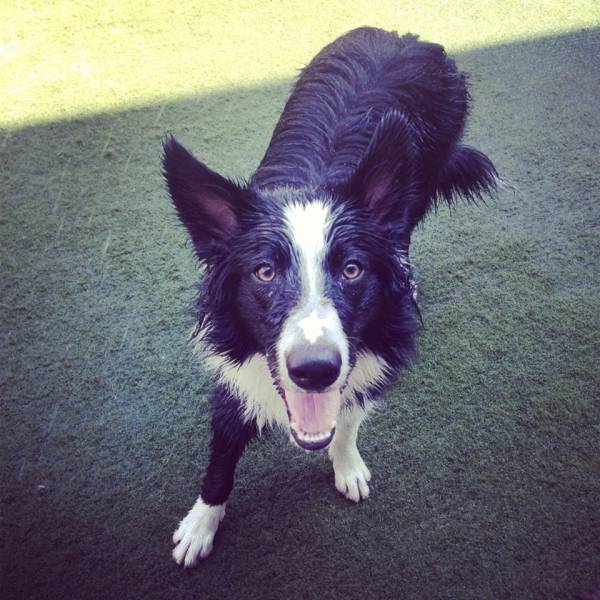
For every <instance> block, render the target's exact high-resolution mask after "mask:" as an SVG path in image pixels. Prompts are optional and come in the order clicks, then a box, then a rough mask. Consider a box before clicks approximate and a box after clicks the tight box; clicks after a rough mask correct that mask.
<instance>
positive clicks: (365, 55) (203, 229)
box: [164, 28, 498, 566]
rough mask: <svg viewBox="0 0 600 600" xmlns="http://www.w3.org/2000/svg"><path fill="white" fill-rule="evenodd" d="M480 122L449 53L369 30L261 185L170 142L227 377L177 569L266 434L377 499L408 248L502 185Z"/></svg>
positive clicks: (328, 68)
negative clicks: (375, 452) (239, 179)
mask: <svg viewBox="0 0 600 600" xmlns="http://www.w3.org/2000/svg"><path fill="white" fill-rule="evenodd" d="M467 112H468V93H467V87H466V82H465V76H464V75H463V74H462V73H461V72H460V71H459V70H458V69H457V67H456V65H455V64H454V62H453V61H452V60H451V59H450V58H448V57H447V56H446V54H445V52H444V49H443V48H442V47H441V46H439V45H436V44H430V43H425V42H421V41H419V40H418V39H417V37H415V36H412V35H405V36H403V37H399V36H398V35H396V34H395V33H391V32H386V31H383V30H380V29H373V28H361V29H357V30H354V31H351V32H350V33H348V34H346V35H344V36H342V37H340V38H339V39H337V40H336V41H334V42H333V43H332V44H330V45H329V46H327V47H326V48H324V49H323V50H322V51H321V52H320V53H319V54H318V55H317V56H316V57H315V58H314V60H313V61H312V62H311V63H310V64H309V65H308V66H307V67H306V68H305V69H304V70H303V71H302V73H301V75H300V77H299V79H298V81H297V82H296V84H295V86H294V88H293V91H292V93H291V95H290V97H289V99H288V101H287V103H286V105H285V108H284V111H283V114H282V115H281V118H280V120H279V123H278V124H277V126H276V128H275V132H274V133H273V137H272V139H271V143H270V144H269V147H268V148H267V152H266V154H265V156H264V158H263V159H262V161H261V163H260V165H259V166H258V169H257V170H256V172H255V173H254V175H252V177H251V178H250V180H249V181H248V183H247V184H245V185H238V184H236V183H233V182H232V181H230V180H228V179H226V178H224V177H222V176H221V175H218V174H217V173H215V172H213V171H211V170H210V169H209V168H208V167H206V166H205V165H204V164H203V163H201V162H200V161H198V160H197V159H196V158H194V156H192V154H190V153H189V152H188V151H187V150H186V149H185V148H183V147H182V146H181V145H180V144H179V143H178V142H177V141H176V140H175V139H174V138H173V137H168V138H167V139H166V141H165V143H164V174H165V178H166V181H167V185H168V189H169V192H170V195H171V198H172V199H173V202H174V204H175V208H176V209H177V213H178V215H179V218H180V219H181V222H182V223H183V224H184V225H185V226H186V228H187V230H188V232H189V235H190V237H191V240H192V242H193V245H194V249H195V251H196V254H197V256H198V258H199V259H200V261H201V262H202V263H203V264H204V265H205V267H206V269H205V272H204V276H203V279H202V282H201V287H200V295H199V300H198V303H197V317H198V322H197V326H196V328H195V330H194V332H193V334H192V342H193V345H194V346H195V348H196V349H197V350H198V352H199V353H200V354H201V356H202V358H203V360H204V363H205V365H206V366H207V367H208V369H210V371H211V373H212V377H213V381H214V388H213V392H212V396H211V400H210V405H211V408H212V429H213V438H212V446H211V453H210V460H209V464H208V468H207V470H206V474H205V476H204V481H203V484H202V488H201V493H200V497H199V498H198V500H197V501H196V503H195V504H194V506H193V508H192V509H191V510H190V512H189V513H188V515H187V516H186V517H185V518H184V519H183V521H182V522H181V524H180V526H179V528H178V529H177V531H176V532H175V535H174V538H173V540H174V543H175V544H176V546H175V549H174V551H173V556H174V558H175V560H176V561H177V562H178V563H182V564H184V565H185V566H191V565H193V564H194V563H195V562H196V560H197V558H198V557H201V558H203V557H205V556H207V555H208V554H209V553H210V551H211V549H212V545H213V538H214V536H215V533H216V531H217V528H218V526H219V522H220V521H221V519H222V518H223V516H224V515H225V502H226V500H227V497H228V496H229V493H230V491H231V488H232V486H233V479H234V470H235V467H236V463H237V462H238V460H239V458H240V456H241V454H242V452H243V451H244V448H245V446H246V445H247V443H248V442H249V441H250V440H251V439H252V438H253V436H255V435H256V434H257V433H258V432H260V431H261V429H263V428H264V427H266V426H274V425H278V426H280V427H281V428H283V429H284V431H286V432H288V433H290V434H291V435H290V439H291V440H292V441H293V442H295V444H297V445H298V446H300V447H301V448H304V449H307V450H319V449H322V448H326V447H328V448H329V457H330V459H331V461H332V463H333V470H334V473H335V486H336V488H337V489H338V490H339V491H340V492H341V493H342V494H344V495H345V496H346V497H347V498H349V499H350V500H353V501H355V502H358V501H359V500H361V499H364V498H366V497H367V496H368V495H369V486H368V481H369V479H370V473H369V470H368V469H367V466H366V465H365V463H364V461H363V459H362V458H361V456H360V454H359V452H358V449H357V446H356V439H357V433H358V429H359V426H360V424H361V421H362V420H363V419H364V417H365V415H366V414H367V412H368V411H369V408H370V407H371V405H372V403H373V401H374V400H375V399H376V398H377V396H378V395H380V393H381V392H382V390H383V389H384V388H385V387H386V386H387V385H389V384H390V383H391V382H392V381H393V380H394V377H395V375H396V374H397V373H398V371H399V370H400V369H401V368H402V367H404V366H405V365H406V363H407V360H408V358H409V357H410V354H411V351H412V349H413V340H414V335H415V331H416V329H417V326H416V324H417V321H418V319H416V317H415V315H416V312H417V311H416V304H415V297H414V285H413V278H412V276H411V269H410V263H409V245H410V239H411V234H412V232H413V230H414V228H415V226H416V225H417V224H418V223H419V222H421V220H422V219H423V218H424V216H425V215H426V213H427V211H428V210H429V209H430V208H431V207H432V206H435V204H436V202H438V201H439V200H443V201H446V202H448V203H451V202H453V201H454V200H455V199H456V198H457V197H459V196H462V197H464V198H466V199H476V198H479V197H481V196H482V195H483V194H486V193H489V192H493V191H494V189H495V188H496V185H497V182H498V179H497V174H496V170H495V168H494V166H493V164H492V163H491V162H490V160H489V159H488V158H487V157H486V156H485V155H484V154H482V153H481V152H479V151H477V150H475V149H474V148H471V147H469V146H465V145H462V144H460V143H459V142H460V138H461V135H462V133H463V129H464V126H465V120H466V117H467Z"/></svg>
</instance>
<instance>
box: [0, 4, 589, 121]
mask: <svg viewBox="0 0 600 600" xmlns="http://www.w3.org/2000/svg"><path fill="white" fill-rule="evenodd" d="M598 23H600V9H599V8H598V5H597V3H596V2H594V1H593V0H592V1H590V0H574V1H572V2H568V3H567V2H556V1H555V0H538V1H537V2H528V3H523V2H520V1H517V0H510V1H505V2H485V3H484V2H479V1H478V0H466V1H463V2H439V1H438V0H420V1H416V0H412V1H406V2H397V1H396V0H388V1H384V2H377V3H373V2H370V1H367V0H359V1H356V2H352V3H347V2H344V1H341V0H334V1H329V2H322V1H319V0H307V1H305V2H302V3H299V2H293V1H291V0H289V1H284V2H267V1H254V2H230V3H228V2H219V1H216V0H206V1H204V2H199V3H195V4H192V3H183V2H175V1H171V2H140V1H139V0H129V1H125V2H116V1H113V2H100V3H84V2H81V1H70V0H63V1H55V2H37V3H27V4H23V3H22V2H17V1H16V0H12V1H10V0H9V1H5V2H2V7H1V8H0V88H1V89H2V94H1V95H0V126H4V127H10V128H13V127H18V126H21V125H23V124H25V123H33V122H41V121H51V120H57V119H64V118H69V117H72V116H74V115H84V114H90V113H94V112H98V111H111V110H115V109H122V108H125V107H132V106H136V105H141V104H144V103H147V102H156V101H157V100H158V101H160V100H162V99H167V98H168V99H174V98H177V97H181V96H186V95H189V94H192V93H199V92H206V91H209V90H223V89H227V88H229V87H231V86H239V85H245V84H250V83H253V84H254V83H257V82H264V81H267V80H273V79H278V78H289V77H290V76H291V75H292V74H293V73H294V72H295V70H296V69H297V68H299V67H301V66H302V65H304V64H305V63H306V62H307V61H308V60H309V59H310V58H311V57H312V56H313V55H314V54H315V52H316V51H317V50H318V49H319V48H321V47H322V46H323V45H324V44H326V43H328V42H329V41H331V40H332V39H333V38H335V37H336V36H338V35H339V34H341V33H343V32H344V31H347V30H349V29H352V28H354V27H358V26H362V25H374V26H379V27H384V28H387V29H395V30H398V31H399V32H405V31H411V32H415V33H419V34H420V35H421V36H422V37H423V38H427V39H431V40H436V41H439V42H441V43H443V44H444V45H446V46H447V47H448V48H449V49H451V50H454V51H456V50H459V49H466V48H470V47H476V46H482V45H489V44H492V43H497V42H503V41H510V40H514V39H519V38H531V37H535V36H539V35H543V34H548V33H556V32H564V31H568V30H573V29H576V28H581V27H586V26H587V27H590V26H594V25H597V24H598Z"/></svg>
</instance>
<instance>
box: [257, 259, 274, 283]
mask: <svg viewBox="0 0 600 600" xmlns="http://www.w3.org/2000/svg"><path fill="white" fill-rule="evenodd" d="M254 276H255V277H256V278H257V279H259V280H260V281H264V282H265V283H269V281H273V279H275V269H274V268H273V267H272V266H271V265H270V264H268V263H263V264H262V265H259V266H258V267H256V269H255V271H254Z"/></svg>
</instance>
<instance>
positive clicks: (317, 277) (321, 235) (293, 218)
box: [285, 201, 331, 296]
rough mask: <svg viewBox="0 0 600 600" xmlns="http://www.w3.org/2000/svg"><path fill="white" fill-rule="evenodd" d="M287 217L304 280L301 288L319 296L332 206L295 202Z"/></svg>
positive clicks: (286, 209)
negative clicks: (330, 207)
mask: <svg viewBox="0 0 600 600" xmlns="http://www.w3.org/2000/svg"><path fill="white" fill-rule="evenodd" d="M285 219H286V221H287V224H288V228H289V231H290V234H291V237H292V241H293V243H294V246H295V247H296V250H297V251H298V254H299V257H300V264H301V269H302V271H303V273H302V275H303V279H304V283H305V286H303V288H304V289H303V290H302V291H303V293H304V294H307V295H308V296H316V295H318V294H319V293H320V292H321V290H320V289H319V288H320V287H321V281H322V275H321V265H322V261H323V258H324V255H325V240H326V238H327V232H328V230H329V225H330V219H331V213H330V211H329V207H328V206H327V205H326V204H325V203H324V202H322V201H315V202H309V203H308V204H296V203H292V204H289V205H288V206H287V207H286V208H285Z"/></svg>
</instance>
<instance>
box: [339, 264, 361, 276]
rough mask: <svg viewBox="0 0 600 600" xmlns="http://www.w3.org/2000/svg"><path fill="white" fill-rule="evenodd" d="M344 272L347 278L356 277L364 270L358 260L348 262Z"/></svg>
mask: <svg viewBox="0 0 600 600" xmlns="http://www.w3.org/2000/svg"><path fill="white" fill-rule="evenodd" d="M343 272H344V277H345V278H346V279H356V278H357V277H358V276H359V275H360V274H361V273H362V272H363V270H362V267H361V266H360V265H359V264H358V263H357V262H354V261H350V262H349V263H346V266H345V267H344V271H343Z"/></svg>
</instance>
